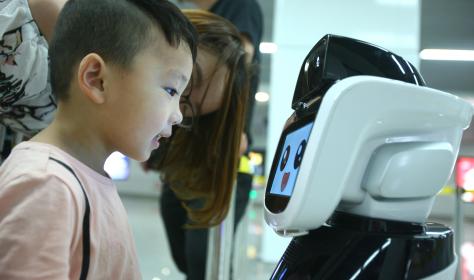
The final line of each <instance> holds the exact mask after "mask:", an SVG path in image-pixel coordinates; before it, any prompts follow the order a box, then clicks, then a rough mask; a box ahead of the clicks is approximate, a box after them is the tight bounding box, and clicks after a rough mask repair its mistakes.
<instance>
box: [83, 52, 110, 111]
mask: <svg viewBox="0 0 474 280" xmlns="http://www.w3.org/2000/svg"><path fill="white" fill-rule="evenodd" d="M77 75H78V77H77V78H78V83H79V88H80V89H81V91H82V92H83V93H84V95H85V96H87V97H88V98H89V99H90V100H91V101H92V102H94V103H97V104H102V103H104V101H105V92H104V85H103V81H104V75H105V62H104V60H103V59H102V57H100V56H99V55H98V54H95V53H90V54H88V55H86V56H85V57H84V58H82V60H81V62H80V63H79V69H78V73H77Z"/></svg>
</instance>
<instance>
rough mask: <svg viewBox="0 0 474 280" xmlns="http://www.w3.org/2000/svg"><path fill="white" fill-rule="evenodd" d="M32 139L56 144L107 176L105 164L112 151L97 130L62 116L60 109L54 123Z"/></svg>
mask: <svg viewBox="0 0 474 280" xmlns="http://www.w3.org/2000/svg"><path fill="white" fill-rule="evenodd" d="M31 140H32V141H35V142H41V143H46V144H50V145H53V146H56V147H58V148H60V149H61V150H63V151H65V152H67V153H68V154H70V155H71V156H73V157H74V158H76V159H77V160H79V161H80V162H82V163H84V164H85V165H87V166H89V167H90V168H92V169H93V170H94V171H96V172H97V173H99V174H101V175H103V176H107V174H106V173H105V171H104V169H103V166H104V163H105V160H106V159H107V157H108V156H109V155H110V152H109V151H107V149H106V147H105V145H104V143H103V142H102V141H101V140H100V139H98V138H97V132H94V131H93V130H92V129H89V127H87V125H85V124H84V123H82V124H76V123H74V122H73V121H68V118H64V117H62V116H61V112H60V110H58V112H57V115H56V118H55V120H54V121H53V123H52V124H51V125H49V126H48V127H47V128H45V129H44V130H43V131H41V132H40V133H38V134H37V135H36V136H34V137H33V138H32V139H31Z"/></svg>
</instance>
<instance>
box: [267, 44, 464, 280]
mask: <svg viewBox="0 0 474 280" xmlns="http://www.w3.org/2000/svg"><path fill="white" fill-rule="evenodd" d="M292 108H293V110H294V111H295V113H294V114H293V115H292V116H291V117H290V118H289V119H288V121H287V125H286V127H285V128H284V130H283V132H282V135H281V138H280V141H279V144H278V147H277V150H276V154H275V157H274V160H273V165H272V168H271V172H270V175H269V180H268V185H267V188H266V192H265V220H266V222H267V223H268V224H269V225H270V226H271V227H272V228H273V229H274V230H275V231H276V232H277V233H279V234H280V235H284V236H294V238H293V240H292V242H291V243H290V245H289V246H288V248H287V250H286V252H285V254H284V255H283V257H282V258H281V260H280V262H279V263H278V266H277V267H276V269H275V271H274V272H273V274H272V276H271V279H278V280H281V279H336V280H345V279H347V280H349V279H350V280H354V279H383V280H387V279H440V280H448V279H453V278H454V275H455V271H456V265H457V259H456V256H455V254H454V245H453V232H452V230H451V229H450V228H448V227H446V226H443V225H441V224H435V223H428V222H426V219H427V217H428V214H429V212H430V210H431V207H432V205H433V201H434V199H435V196H436V194H437V193H438V192H439V190H440V189H441V188H442V186H443V185H444V184H445V183H446V181H447V180H448V178H449V176H450V174H451V172H452V170H453V166H454V163H455V160H456V158H457V155H458V151H459V146H460V142H461V137H462V133H463V130H464V129H466V128H467V127H468V126H469V123H470V121H471V118H472V114H473V109H472V106H471V105H470V104H469V103H467V102H465V101H463V100H462V99H460V98H458V97H456V96H454V95H451V94H448V93H445V92H441V91H438V90H435V89H431V88H428V87H426V86H425V83H424V81H423V78H422V77H421V76H420V74H419V73H418V71H417V70H416V69H415V67H413V66H412V65H411V64H410V63H409V62H407V61H406V60H405V59H403V58H402V57H400V56H397V55H395V54H393V53H391V52H389V51H387V50H385V49H382V48H379V47H377V46H374V45H372V44H369V43H365V42H362V41H358V40H354V39H350V38H345V37H340V36H334V35H326V36H325V37H323V38H322V39H321V40H320V41H319V42H318V43H317V44H316V45H315V46H314V47H313V49H312V50H311V51H310V53H309V54H308V56H307V57H306V59H305V60H304V61H303V65H302V67H301V71H300V74H299V77H298V81H297V84H296V89H295V93H294V96H293V101H292Z"/></svg>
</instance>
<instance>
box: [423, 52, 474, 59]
mask: <svg viewBox="0 0 474 280" xmlns="http://www.w3.org/2000/svg"><path fill="white" fill-rule="evenodd" d="M420 58H421V59H424V60H454V61H474V50H448V49H424V50H422V51H421V52H420Z"/></svg>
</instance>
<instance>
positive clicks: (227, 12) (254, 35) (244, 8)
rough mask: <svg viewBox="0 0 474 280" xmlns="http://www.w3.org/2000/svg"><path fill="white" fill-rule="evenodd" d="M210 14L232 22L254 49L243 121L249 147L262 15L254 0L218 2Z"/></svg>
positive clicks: (256, 83)
mask: <svg viewBox="0 0 474 280" xmlns="http://www.w3.org/2000/svg"><path fill="white" fill-rule="evenodd" d="M209 11H210V12H212V13H214V14H217V15H219V16H221V17H223V18H226V19H227V20H229V21H230V22H232V23H233V24H234V25H235V27H237V29H238V30H239V31H240V33H243V34H245V35H247V36H248V37H249V39H250V41H251V42H252V44H253V47H254V49H255V52H254V56H253V58H252V62H253V64H254V66H255V70H254V71H252V72H253V75H252V77H251V81H250V96H249V100H248V107H247V115H246V121H245V131H246V133H247V137H248V140H249V146H250V145H251V142H252V138H251V135H250V124H251V118H252V113H253V107H254V104H255V98H254V94H255V93H256V92H257V89H258V83H259V72H260V69H259V65H258V64H259V62H260V51H259V46H260V42H261V41H262V35H263V15H262V10H261V8H260V5H259V4H258V3H257V1H255V0H218V1H217V2H216V3H215V4H214V5H212V7H211V8H210V9H209Z"/></svg>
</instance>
